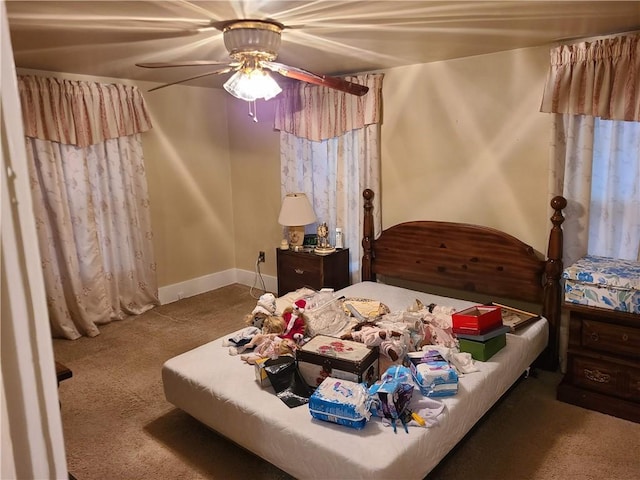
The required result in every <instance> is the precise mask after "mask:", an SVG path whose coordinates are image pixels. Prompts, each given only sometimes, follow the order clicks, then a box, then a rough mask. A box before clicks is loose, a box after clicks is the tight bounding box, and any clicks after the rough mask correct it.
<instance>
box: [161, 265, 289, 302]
mask: <svg viewBox="0 0 640 480" xmlns="http://www.w3.org/2000/svg"><path fill="white" fill-rule="evenodd" d="M262 280H263V281H264V284H265V288H266V290H267V291H268V292H274V293H275V292H277V290H278V280H277V277H273V276H269V275H264V274H262ZM233 283H240V284H242V285H247V286H249V287H254V288H255V289H257V290H262V283H261V282H260V279H259V278H258V277H257V275H256V273H255V272H250V271H248V270H240V269H237V268H232V269H229V270H225V271H223V272H216V273H211V274H209V275H204V276H202V277H198V278H192V279H190V280H185V281H184V282H179V283H174V284H172V285H166V286H164V287H160V288H158V297H159V299H160V304H161V305H165V304H167V303H172V302H175V301H176V300H180V299H182V298H188V297H192V296H194V295H199V294H201V293H205V292H209V291H211V290H216V289H218V288H221V287H225V286H227V285H231V284H233Z"/></svg>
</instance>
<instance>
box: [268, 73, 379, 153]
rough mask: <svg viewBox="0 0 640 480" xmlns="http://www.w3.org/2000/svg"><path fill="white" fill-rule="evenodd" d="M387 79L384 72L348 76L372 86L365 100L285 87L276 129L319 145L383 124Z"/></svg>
mask: <svg viewBox="0 0 640 480" xmlns="http://www.w3.org/2000/svg"><path fill="white" fill-rule="evenodd" d="M383 77H384V74H382V73H372V74H366V75H358V76H350V77H345V80H348V81H350V82H354V83H359V84H361V85H366V86H368V87H369V91H368V92H367V93H366V94H365V95H363V96H361V97H359V96H357V95H352V94H349V93H345V92H341V91H338V90H334V89H332V88H328V87H321V86H317V85H310V84H307V83H299V84H296V85H293V86H290V87H288V88H285V89H284V91H283V92H282V94H281V96H280V98H279V99H278V103H277V106H276V116H275V129H276V130H281V131H283V132H286V133H291V134H293V135H295V136H297V137H300V138H306V139H307V140H313V141H317V142H319V141H322V140H327V139H329V138H334V137H338V136H341V135H344V134H345V133H346V132H349V131H351V130H354V129H358V128H363V127H364V126H366V125H371V124H374V123H380V121H381V117H382V114H381V112H382V79H383Z"/></svg>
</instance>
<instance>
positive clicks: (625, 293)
mask: <svg viewBox="0 0 640 480" xmlns="http://www.w3.org/2000/svg"><path fill="white" fill-rule="evenodd" d="M562 278H564V279H565V285H564V298H565V301H567V302H570V303H579V304H582V305H590V306H594V307H601V308H608V309H611V310H621V311H623V312H633V313H640V262H634V261H632V260H620V259H616V258H608V257H596V256H593V255H587V256H585V257H583V258H581V259H580V260H578V261H577V262H576V263H574V264H573V265H571V266H569V267H567V268H566V269H565V270H564V272H563V274H562Z"/></svg>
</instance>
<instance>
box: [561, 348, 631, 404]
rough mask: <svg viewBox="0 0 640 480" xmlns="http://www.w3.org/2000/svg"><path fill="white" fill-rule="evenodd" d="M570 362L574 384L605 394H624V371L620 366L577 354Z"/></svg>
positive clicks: (619, 395)
mask: <svg viewBox="0 0 640 480" xmlns="http://www.w3.org/2000/svg"><path fill="white" fill-rule="evenodd" d="M571 363H572V366H571V367H570V368H571V375H572V377H573V383H574V385H576V386H578V387H583V388H588V389H589V390H594V391H597V392H601V393H605V394H607V395H615V396H617V397H622V396H625V395H624V394H625V392H624V371H623V369H622V368H621V367H620V366H618V365H616V364H614V363H609V362H603V361H600V360H595V359H591V358H585V357H579V356H576V357H574V358H573V361H572V362H571Z"/></svg>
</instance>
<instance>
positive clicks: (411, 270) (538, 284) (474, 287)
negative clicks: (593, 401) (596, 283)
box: [362, 189, 567, 370]
mask: <svg viewBox="0 0 640 480" xmlns="http://www.w3.org/2000/svg"><path fill="white" fill-rule="evenodd" d="M362 195H363V197H364V234H363V238H362V247H363V248H364V254H363V257H362V280H363V281H366V280H369V281H375V280H376V275H384V276H387V277H392V278H398V279H402V280H408V281H412V282H417V283H421V284H425V285H431V286H437V287H445V288H448V289H453V290H459V291H467V292H474V293H479V294H485V295H489V296H495V297H499V298H502V299H512V300H516V301H522V302H529V303H536V304H540V305H541V309H540V312H541V315H543V316H544V317H545V318H546V319H547V320H548V321H549V345H548V347H547V349H546V351H545V353H544V354H543V355H542V356H541V358H540V359H539V362H538V363H539V364H540V366H542V367H544V368H546V369H550V370H555V369H556V368H557V366H558V336H559V326H560V305H561V301H562V289H561V283H560V277H561V274H562V268H563V267H562V228H561V225H562V222H564V217H563V215H562V209H563V208H565V207H566V205H567V201H566V200H565V199H564V198H563V197H560V196H558V197H554V198H553V200H551V207H552V208H553V210H554V214H553V216H552V217H551V222H552V224H553V226H552V228H551V232H550V234H549V246H548V253H547V257H546V258H544V256H543V255H541V254H539V253H537V252H536V251H535V250H534V249H533V247H531V246H529V245H527V244H526V243H523V242H521V241H520V240H518V239H517V238H515V237H513V236H511V235H509V234H507V233H504V232H501V231H499V230H495V229H493V228H489V227H483V226H479V225H470V224H464V223H452V222H436V221H413V222H405V223H400V224H398V225H394V226H392V227H389V228H387V229H385V230H384V231H383V232H382V233H381V234H380V236H379V237H378V238H375V239H374V227H373V215H372V212H373V196H374V193H373V191H372V190H369V189H367V190H365V191H364V192H363V194H362Z"/></svg>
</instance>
